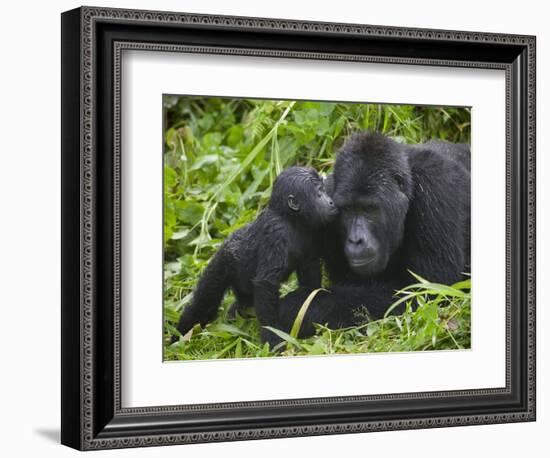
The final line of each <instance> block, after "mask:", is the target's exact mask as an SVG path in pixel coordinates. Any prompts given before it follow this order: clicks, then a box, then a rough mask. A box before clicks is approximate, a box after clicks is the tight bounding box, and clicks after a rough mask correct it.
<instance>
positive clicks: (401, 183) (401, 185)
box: [393, 174, 405, 192]
mask: <svg viewBox="0 0 550 458" xmlns="http://www.w3.org/2000/svg"><path fill="white" fill-rule="evenodd" d="M393 178H394V180H395V182H396V183H397V186H399V190H400V191H401V192H405V179H404V178H403V177H402V176H401V175H399V174H395V175H394V176H393Z"/></svg>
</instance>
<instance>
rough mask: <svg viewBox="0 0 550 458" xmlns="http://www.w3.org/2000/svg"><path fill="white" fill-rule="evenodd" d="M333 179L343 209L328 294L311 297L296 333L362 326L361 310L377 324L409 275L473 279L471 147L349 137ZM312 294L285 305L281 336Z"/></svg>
mask: <svg viewBox="0 0 550 458" xmlns="http://www.w3.org/2000/svg"><path fill="white" fill-rule="evenodd" d="M329 181H330V182H331V184H330V186H331V187H332V188H333V199H334V202H335V204H336V206H337V207H338V209H339V212H340V216H339V218H338V221H337V222H335V223H333V224H331V225H330V226H329V227H328V228H327V230H326V231H325V232H326V234H325V237H324V243H323V245H324V246H323V255H322V256H323V259H324V260H325V261H326V264H327V268H328V272H329V276H330V280H331V282H332V286H331V292H330V293H326V292H320V293H319V294H318V295H317V296H316V298H315V300H314V301H313V302H312V304H311V305H310V308H309V309H308V312H307V314H306V316H305V320H304V322H303V323H304V324H303V327H302V329H301V333H300V335H301V336H306V335H310V334H312V333H313V326H312V323H322V324H328V326H329V327H331V328H339V327H346V326H352V325H358V324H361V323H364V322H365V321H366V320H367V318H366V315H365V314H364V313H362V311H364V310H365V309H366V310H367V311H368V316H370V317H371V318H373V319H377V318H380V317H382V316H383V315H384V313H385V312H386V310H387V308H388V307H389V305H391V304H392V302H393V301H394V300H395V298H394V297H393V295H394V293H395V292H396V290H399V289H401V288H403V287H404V286H406V285H408V284H410V283H413V282H414V278H413V277H412V276H411V275H410V274H409V272H408V270H410V271H412V272H415V273H416V274H418V275H421V276H422V277H424V278H427V279H429V280H430V281H434V282H440V283H444V284H450V283H453V282H456V281H458V280H460V279H461V278H463V273H465V272H467V273H469V272H470V149H469V146H468V145H455V144H452V143H446V142H441V141H431V142H428V143H425V144H422V145H414V146H408V145H402V144H398V143H396V142H395V141H393V140H391V139H390V138H388V137H386V136H383V135H380V134H372V133H359V134H355V135H354V136H353V137H352V138H351V139H350V140H349V141H348V143H347V144H345V145H344V147H343V148H342V150H341V151H340V152H339V154H338V156H337V159H336V163H335V168H334V174H333V176H332V177H330V179H329ZM310 291H311V288H303V287H300V288H299V289H298V290H296V291H294V292H292V293H290V294H289V295H287V296H286V297H285V298H283V300H282V302H283V304H282V306H281V308H280V312H281V314H280V324H281V326H282V327H283V329H285V330H287V331H288V329H290V327H291V326H292V323H293V321H294V317H295V316H296V313H297V312H298V310H299V308H300V307H301V305H302V303H303V302H304V300H305V299H306V298H307V296H308V294H309V292H310ZM402 311H403V309H402V308H401V309H400V308H397V309H395V313H399V312H402Z"/></svg>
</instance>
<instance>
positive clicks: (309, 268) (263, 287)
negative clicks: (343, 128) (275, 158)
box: [177, 167, 337, 346]
mask: <svg viewBox="0 0 550 458" xmlns="http://www.w3.org/2000/svg"><path fill="white" fill-rule="evenodd" d="M336 213H337V210H336V207H335V206H334V204H333V201H332V199H331V198H330V197H329V196H328V195H327V194H326V193H325V192H324V187H323V180H322V179H321V178H320V177H319V175H318V174H317V172H315V170H313V169H311V168H305V167H291V168H289V169H287V170H285V171H283V172H282V173H281V174H280V175H279V176H278V177H277V179H276V180H275V183H274V184H273V191H272V195H271V199H270V202H269V206H268V208H266V209H265V210H264V211H263V212H262V213H261V214H260V215H259V216H258V218H257V219H256V220H255V221H254V222H252V223H250V224H249V225H247V226H245V227H244V228H242V229H239V230H238V231H236V232H234V233H233V234H231V235H230V236H229V238H228V239H227V240H226V241H225V242H224V243H223V245H222V246H221V248H220V249H219V250H218V252H217V253H216V254H215V255H214V257H213V259H212V260H211V261H210V263H209V265H208V267H207V268H206V270H205V271H204V273H203V274H202V276H201V278H200V280H199V282H198V285H197V287H196V290H195V293H194V296H193V301H192V303H191V304H190V305H189V306H188V307H186V308H185V309H184V311H183V313H182V315H181V317H180V321H179V324H178V326H177V329H178V331H179V332H180V333H181V334H185V333H187V332H188V331H189V330H190V329H191V328H192V327H193V326H194V325H195V324H197V323H200V324H201V325H205V324H206V323H208V322H210V321H212V320H213V319H214V318H215V317H216V314H217V311H218V307H219V305H220V302H221V301H222V299H223V296H224V294H225V292H226V290H227V289H228V288H230V287H231V288H232V289H233V292H234V293H235V296H236V299H237V304H238V305H235V306H233V307H232V309H233V312H235V311H238V310H241V309H242V308H244V307H249V306H253V307H254V308H255V309H256V316H257V318H258V321H259V322H260V325H262V326H271V327H274V328H279V327H280V326H279V324H278V321H279V320H278V304H279V287H280V284H281V282H283V281H285V280H286V279H287V278H288V276H289V275H290V274H291V273H292V272H294V271H297V275H298V281H299V284H300V286H303V287H307V288H318V287H319V286H320V283H321V272H320V259H319V250H318V247H317V246H316V243H315V240H316V239H315V231H316V230H317V229H318V228H320V227H322V226H324V225H326V224H327V223H329V222H330V221H331V220H333V219H334V218H335V216H336ZM261 337H262V340H263V341H267V342H269V343H270V345H271V346H273V345H275V344H276V343H278V342H280V339H279V338H278V337H277V336H276V335H275V334H274V333H272V332H271V331H269V330H267V329H265V328H263V327H262V329H261Z"/></svg>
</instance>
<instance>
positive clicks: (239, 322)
mask: <svg viewBox="0 0 550 458" xmlns="http://www.w3.org/2000/svg"><path fill="white" fill-rule="evenodd" d="M163 103H164V116H165V119H164V125H165V129H164V140H165V151H164V357H165V359H166V360H189V359H220V358H244V357H262V356H274V355H277V356H281V355H282V356H291V355H322V354H335V353H364V352H386V351H417V350H442V349H460V348H469V347H470V302H471V297H470V280H466V281H463V282H460V283H457V284H455V285H439V284H434V283H430V279H423V278H420V277H417V279H416V283H414V284H413V285H411V286H410V287H408V288H406V289H404V290H403V291H400V292H396V296H395V301H396V302H397V301H401V302H402V303H405V304H407V308H406V311H405V313H404V314H403V315H400V316H386V317H384V318H383V319H381V320H377V321H368V318H367V317H366V318H365V322H366V324H364V325H362V326H358V327H352V328H346V329H339V330H330V329H328V328H326V327H324V326H322V325H319V326H317V333H316V335H315V336H313V337H310V338H307V339H298V338H296V335H297V332H298V329H299V326H300V320H301V317H300V316H299V315H300V314H298V315H297V318H296V321H295V326H294V327H293V329H292V331H291V332H290V333H288V334H286V333H282V332H281V331H278V332H279V333H280V334H279V337H281V338H282V339H283V341H284V342H285V344H286V346H285V348H284V349H283V351H279V352H277V353H273V352H272V351H270V350H269V348H268V346H267V345H262V344H261V342H260V339H259V328H258V323H257V321H256V320H255V319H254V318H253V317H248V316H247V317H241V316H237V317H236V318H235V319H229V318H228V317H227V309H228V308H229V306H230V305H231V304H232V303H233V302H234V298H233V297H232V294H227V295H226V297H225V299H224V301H223V303H222V305H221V307H220V313H219V315H218V318H217V320H216V321H214V322H213V323H211V324H209V325H207V326H205V327H204V328H201V327H200V326H195V328H194V329H193V331H192V333H190V334H187V335H186V336H180V338H179V340H178V341H176V342H175V343H171V342H170V337H171V335H172V334H174V333H175V332H176V331H175V324H176V323H177V321H178V318H179V315H180V313H181V310H182V309H183V307H185V306H186V305H187V304H189V302H190V299H191V297H192V292H193V288H194V286H195V283H196V281H197V279H198V278H199V276H200V273H201V272H202V271H203V269H204V268H205V267H206V265H207V264H208V262H209V260H210V259H211V257H212V256H213V254H214V253H215V252H216V250H217V249H218V248H219V246H220V245H221V243H222V242H223V240H224V239H225V238H226V237H227V236H228V235H229V234H231V233H233V232H234V231H235V230H237V229H238V228H240V227H242V226H244V225H245V224H247V223H249V222H250V221H252V220H254V219H255V218H256V216H257V214H258V212H259V211H261V210H262V209H263V208H264V207H265V205H266V203H267V201H268V199H269V196H270V193H271V187H272V184H273V181H274V179H275V177H276V176H277V175H278V174H279V173H280V172H281V171H282V170H283V169H285V168H287V167H289V166H292V165H305V166H311V167H313V168H315V169H316V170H317V171H319V172H320V173H324V174H328V173H330V172H331V170H332V166H333V164H334V160H335V157H336V154H335V153H336V151H337V150H338V148H339V147H340V146H341V145H342V144H343V143H344V142H345V141H346V140H347V139H348V138H349V136H350V135H351V134H352V133H353V132H357V131H358V130H365V129H369V130H374V131H378V132H382V133H385V134H387V135H389V136H391V137H392V138H394V139H395V140H397V141H399V142H404V143H421V142H424V141H426V140H430V139H444V140H448V141H451V142H469V141H470V112H469V109H468V108H452V107H419V106H410V105H380V104H376V105H375V104H359V103H332V102H310V101H271V100H249V99H230V98H205V97H188V96H165V97H164V100H163ZM411 278H412V277H411ZM323 286H324V287H326V288H329V287H330V286H329V283H328V281H327V279H326V278H325V279H324V285H323ZM295 287H296V279H295V276H292V277H291V278H290V279H289V281H288V282H286V284H284V285H283V286H282V289H281V294H282V295H284V294H285V293H286V292H289V291H292V290H293V289H294V288H295ZM413 303H414V304H419V307H418V308H417V309H416V310H415V311H413V308H412V307H411V306H412V304H413ZM388 305H389V304H388ZM306 307H307V304H304V308H303V309H304V310H305V308H306ZM357 313H366V311H361V310H358V311H357ZM274 332H275V331H274Z"/></svg>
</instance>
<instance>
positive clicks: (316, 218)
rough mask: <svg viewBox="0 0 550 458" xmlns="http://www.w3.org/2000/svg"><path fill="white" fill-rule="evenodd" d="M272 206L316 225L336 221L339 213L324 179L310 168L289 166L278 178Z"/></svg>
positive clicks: (313, 225)
mask: <svg viewBox="0 0 550 458" xmlns="http://www.w3.org/2000/svg"><path fill="white" fill-rule="evenodd" d="M270 206H271V208H274V209H278V211H279V212H280V213H284V214H287V215H289V216H290V217H292V218H298V219H300V220H301V221H303V222H304V223H305V224H306V225H307V226H309V227H313V228H316V227H319V226H323V225H326V224H328V223H330V222H331V221H334V219H335V218H336V216H337V214H338V209H337V208H336V206H335V205H334V201H333V200H332V198H331V197H330V196H329V195H328V194H327V192H326V191H325V185H324V181H323V179H322V178H321V177H320V176H319V174H318V173H317V172H316V171H315V170H314V169H312V168H307V167H290V168H288V169H286V170H284V171H283V172H282V173H281V174H280V175H279V176H278V177H277V179H276V180H275V183H274V185H273V192H272V197H271V201H270Z"/></svg>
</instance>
